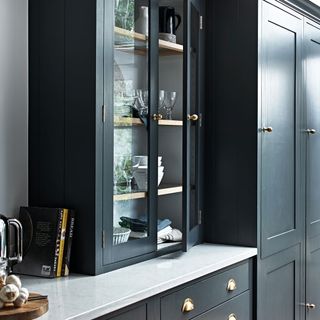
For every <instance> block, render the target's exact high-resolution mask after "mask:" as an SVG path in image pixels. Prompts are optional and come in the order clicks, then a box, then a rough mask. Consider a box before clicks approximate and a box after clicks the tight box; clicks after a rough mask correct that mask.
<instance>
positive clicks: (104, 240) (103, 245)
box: [102, 230, 106, 249]
mask: <svg viewBox="0 0 320 320" xmlns="http://www.w3.org/2000/svg"><path fill="white" fill-rule="evenodd" d="M105 247H106V232H105V231H104V230H103V231H102V248H103V249H105Z"/></svg>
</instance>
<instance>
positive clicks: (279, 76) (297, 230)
mask: <svg viewBox="0 0 320 320" xmlns="http://www.w3.org/2000/svg"><path fill="white" fill-rule="evenodd" d="M302 26H303V23H302V18H301V17H300V16H299V15H298V14H297V15H294V13H293V12H291V13H289V12H286V11H284V10H282V9H280V8H277V7H275V6H273V5H271V4H269V3H267V2H262V39H261V43H262V45H261V93H262V94H261V106H262V107H261V117H262V119H261V125H262V128H260V133H259V134H260V139H261V155H260V157H261V158H260V164H261V167H260V170H261V175H260V176H261V179H260V180H261V181H260V189H261V191H260V199H261V201H260V210H261V219H260V225H261V256H262V258H264V257H266V256H269V255H271V254H274V253H276V252H279V251H281V250H283V249H285V248H288V247H290V246H292V245H294V244H297V243H299V242H300V241H301V239H302V236H303V216H304V209H303V204H302V201H301V196H300V195H301V188H303V186H302V181H301V176H302V175H303V170H302V168H301V143H300V140H301V137H302V135H303V133H302V132H301V131H302V130H301V124H300V121H301V120H300V119H301V115H300V113H301V111H300V110H301V88H300V87H301V80H300V79H301V76H302V70H301V66H302V60H301V59H302V57H301V55H302Z"/></svg>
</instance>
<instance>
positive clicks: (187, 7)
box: [182, 0, 204, 251]
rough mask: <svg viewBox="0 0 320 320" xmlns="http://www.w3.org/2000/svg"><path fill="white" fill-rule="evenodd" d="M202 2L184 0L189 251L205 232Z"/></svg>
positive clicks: (185, 244)
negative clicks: (194, 98)
mask: <svg viewBox="0 0 320 320" xmlns="http://www.w3.org/2000/svg"><path fill="white" fill-rule="evenodd" d="M203 2H204V1H202V0H185V2H184V25H185V30H184V48H185V50H184V62H183V63H184V77H183V78H184V79H183V81H184V84H183V91H184V92H183V95H184V96H183V100H184V113H183V139H184V141H183V159H184V163H183V223H182V224H183V227H184V229H183V250H184V251H188V250H189V249H190V248H191V247H193V246H194V245H196V244H198V243H200V242H201V241H202V240H201V239H202V234H203V224H202V221H203V211H202V208H203V190H202V185H203V174H202V172H203V161H202V160H203V157H202V149H203V147H202V142H203V130H202V127H203V124H202V122H203V109H204V108H203V104H204V101H203V99H204V98H203V97H204V92H203V90H204V83H203V76H204V50H203V49H204V48H203V46H204V32H203V31H201V30H200V24H202V22H201V19H202V18H201V16H203V10H204V8H203ZM191 5H193V6H194V7H195V8H196V9H197V10H198V12H199V14H200V17H199V26H198V27H199V51H200V57H199V60H198V64H197V68H198V77H199V79H198V88H197V90H198V95H199V97H198V105H197V107H196V110H195V112H196V114H197V115H198V117H199V118H198V120H197V122H196V123H194V124H193V125H195V126H196V128H195V130H196V133H195V156H196V163H195V167H196V173H195V175H196V176H195V184H196V186H195V188H196V200H195V202H196V204H195V208H196V212H195V213H194V212H192V208H191V205H190V203H191V170H192V168H191V154H192V153H191V152H192V150H191V148H192V145H191V125H192V121H190V120H189V116H190V113H191V99H190V94H191V77H192V76H191V66H190V65H191V63H190V61H191V58H190V56H191V52H190V49H191V33H192V20H191ZM192 214H196V215H197V221H198V223H197V225H195V226H194V227H192V226H191V223H190V218H191V215H192Z"/></svg>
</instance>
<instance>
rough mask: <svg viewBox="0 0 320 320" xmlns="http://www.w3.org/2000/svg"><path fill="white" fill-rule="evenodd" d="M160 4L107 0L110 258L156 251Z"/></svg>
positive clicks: (106, 220)
mask: <svg viewBox="0 0 320 320" xmlns="http://www.w3.org/2000/svg"><path fill="white" fill-rule="evenodd" d="M157 9H158V7H157V1H142V0H134V1H123V0H121V1H110V0H107V1H105V2H104V12H105V13H104V46H105V47H104V72H103V86H104V109H103V110H102V113H103V121H104V141H103V201H102V202H103V208H102V211H103V229H104V232H103V235H102V242H103V247H104V250H103V264H104V265H106V264H112V263H117V262H121V261H124V260H126V259H130V258H135V257H138V256H141V255H144V254H148V253H153V252H155V251H156V226H157V223H156V203H157V202H156V200H157V191H158V190H157V187H158V186H157V171H156V170H157V122H156V121H153V119H152V117H151V115H152V114H154V113H156V112H157V108H158V106H157V99H158V94H157V76H156V75H157V74H158V31H157V30H158V12H157ZM138 17H139V21H140V22H139V23H138V20H137V19H138ZM150 21H151V23H150ZM135 168H139V170H135ZM133 179H134V181H135V184H133ZM135 219H138V221H137V220H135Z"/></svg>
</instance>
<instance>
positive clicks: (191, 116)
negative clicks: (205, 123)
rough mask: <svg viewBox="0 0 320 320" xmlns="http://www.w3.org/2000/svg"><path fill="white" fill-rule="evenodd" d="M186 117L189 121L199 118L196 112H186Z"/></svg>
mask: <svg viewBox="0 0 320 320" xmlns="http://www.w3.org/2000/svg"><path fill="white" fill-rule="evenodd" d="M187 119H188V120H189V121H198V120H199V116H198V115H197V114H188V117H187Z"/></svg>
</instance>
